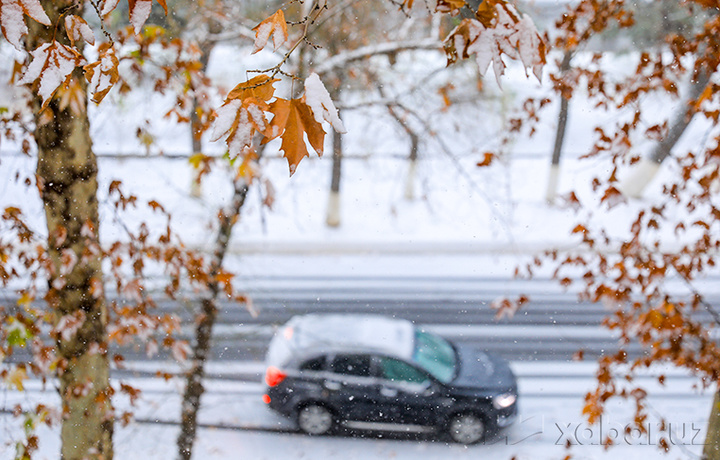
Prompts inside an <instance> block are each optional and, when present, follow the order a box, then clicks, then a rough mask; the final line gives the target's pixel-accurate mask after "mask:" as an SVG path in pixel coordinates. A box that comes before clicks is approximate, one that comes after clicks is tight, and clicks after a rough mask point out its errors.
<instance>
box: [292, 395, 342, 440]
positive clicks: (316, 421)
mask: <svg viewBox="0 0 720 460" xmlns="http://www.w3.org/2000/svg"><path fill="white" fill-rule="evenodd" d="M297 424H298V428H300V430H301V431H302V432H304V433H307V434H309V435H313V436H319V435H323V434H327V433H330V432H332V430H333V428H335V416H334V415H333V413H332V412H331V411H330V409H328V408H327V407H325V406H323V405H321V404H315V403H311V404H306V405H304V406H302V407H300V409H298V412H297Z"/></svg>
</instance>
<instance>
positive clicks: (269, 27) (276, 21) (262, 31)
mask: <svg viewBox="0 0 720 460" xmlns="http://www.w3.org/2000/svg"><path fill="white" fill-rule="evenodd" d="M253 30H254V31H255V44H254V49H253V54H255V53H257V52H258V51H260V50H262V49H263V48H265V46H267V42H268V40H269V39H270V37H271V36H272V39H273V47H274V48H275V49H278V48H279V47H280V46H282V44H283V43H285V42H286V41H287V40H288V31H287V22H286V21H285V14H284V13H283V12H282V10H277V11H276V12H275V14H273V15H272V16H270V17H269V18H267V19H265V20H264V21H262V22H261V23H260V24H258V25H257V26H255V28H253Z"/></svg>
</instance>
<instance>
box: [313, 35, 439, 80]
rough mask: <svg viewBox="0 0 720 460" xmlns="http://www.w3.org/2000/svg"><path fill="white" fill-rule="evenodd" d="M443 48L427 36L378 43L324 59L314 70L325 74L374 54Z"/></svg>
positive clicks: (319, 73)
mask: <svg viewBox="0 0 720 460" xmlns="http://www.w3.org/2000/svg"><path fill="white" fill-rule="evenodd" d="M442 48H443V45H442V43H441V42H440V41H438V40H436V39H434V38H427V39H424V40H413V41H400V42H389V43H379V44H377V45H369V46H363V47H361V48H358V49H355V50H352V51H348V52H345V53H340V54H336V55H335V56H333V57H331V58H329V59H326V60H325V61H323V63H322V64H320V65H318V66H317V67H315V68H314V71H315V73H317V74H318V75H324V74H327V73H329V72H332V71H333V70H335V69H338V68H342V67H345V66H346V65H348V64H349V63H351V62H355V61H359V60H361V59H367V58H369V57H372V56H379V55H384V54H395V53H398V52H400V51H411V50H442Z"/></svg>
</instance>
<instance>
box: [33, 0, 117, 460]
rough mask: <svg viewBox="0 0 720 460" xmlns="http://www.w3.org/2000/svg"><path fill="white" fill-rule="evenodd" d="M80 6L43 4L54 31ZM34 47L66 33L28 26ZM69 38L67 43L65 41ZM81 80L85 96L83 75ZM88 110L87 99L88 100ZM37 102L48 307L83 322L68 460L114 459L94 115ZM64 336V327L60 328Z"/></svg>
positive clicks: (66, 407)
mask: <svg viewBox="0 0 720 460" xmlns="http://www.w3.org/2000/svg"><path fill="white" fill-rule="evenodd" d="M78 5H79V3H77V2H74V1H72V0H63V1H58V0H55V1H49V0H45V1H43V2H42V6H43V8H44V9H45V11H46V13H47V14H48V16H49V17H50V20H51V21H52V23H53V24H56V25H57V27H58V28H60V29H61V28H63V26H64V25H63V24H64V22H63V21H62V20H61V18H60V14H61V13H62V14H77V15H82V13H83V12H82V9H81V8H80V7H79V6H78ZM28 22H29V26H30V34H29V35H28V38H27V40H28V48H29V49H35V48H36V47H37V46H39V45H40V44H42V43H46V42H48V41H50V40H52V39H53V37H55V38H56V39H58V40H60V39H64V37H66V34H65V32H64V31H60V30H58V31H56V30H54V28H53V27H50V28H45V27H43V26H41V25H39V24H37V23H33V22H32V21H28ZM61 37H62V38H61ZM73 78H74V79H75V81H76V82H77V83H78V84H79V85H80V87H81V88H82V90H83V94H85V89H86V84H85V78H84V77H83V74H82V71H81V69H76V70H75V72H74V73H73ZM83 106H84V107H85V108H86V107H87V99H85V100H84V101H83ZM40 108H41V100H40V99H39V98H37V97H36V100H35V101H34V113H35V123H36V128H35V140H36V142H37V148H38V162H37V179H38V188H39V190H40V196H41V198H42V202H43V206H44V209H45V217H46V220H47V231H48V255H49V257H50V259H51V261H52V267H51V273H50V274H49V279H48V288H49V289H48V294H47V296H46V300H47V301H48V304H49V306H50V307H51V309H52V312H53V322H54V324H55V325H56V326H58V323H59V322H60V321H61V319H62V318H63V317H65V316H68V315H71V316H74V317H75V318H79V319H80V320H81V326H80V327H79V329H77V331H76V332H75V333H72V334H68V333H66V334H58V337H57V351H58V357H59V358H60V363H59V365H58V370H57V373H58V378H59V382H60V388H59V391H60V398H61V400H62V409H63V417H62V427H61V441H62V447H61V457H62V458H63V459H64V460H75V459H78V460H79V459H83V458H96V459H104V460H108V459H112V457H113V447H112V435H113V421H114V412H113V407H112V404H111V400H110V396H111V391H110V385H109V364H108V357H107V331H106V327H107V320H108V318H107V308H106V305H105V298H104V294H103V291H102V285H103V282H102V267H101V252H100V246H99V239H98V234H99V218H98V201H97V188H98V184H97V173H98V167H97V159H96V157H95V154H94V153H93V151H92V142H91V140H90V130H89V122H88V117H87V111H86V110H85V111H83V112H82V113H74V112H72V111H71V108H70V107H67V108H65V109H62V110H61V109H60V107H59V104H58V101H57V100H53V101H51V102H50V103H49V105H48V107H47V109H46V110H49V115H51V117H45V116H43V115H41V114H40ZM60 329H62V328H60Z"/></svg>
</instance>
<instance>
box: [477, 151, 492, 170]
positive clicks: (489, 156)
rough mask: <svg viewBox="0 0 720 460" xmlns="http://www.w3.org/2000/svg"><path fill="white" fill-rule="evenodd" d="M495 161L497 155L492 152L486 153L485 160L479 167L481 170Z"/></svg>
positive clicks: (480, 162) (479, 163)
mask: <svg viewBox="0 0 720 460" xmlns="http://www.w3.org/2000/svg"><path fill="white" fill-rule="evenodd" d="M493 160H495V154H493V153H490V152H485V155H484V156H483V160H482V161H479V162H478V164H477V166H478V167H480V168H484V167H485V166H490V165H491V164H492V162H493Z"/></svg>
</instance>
